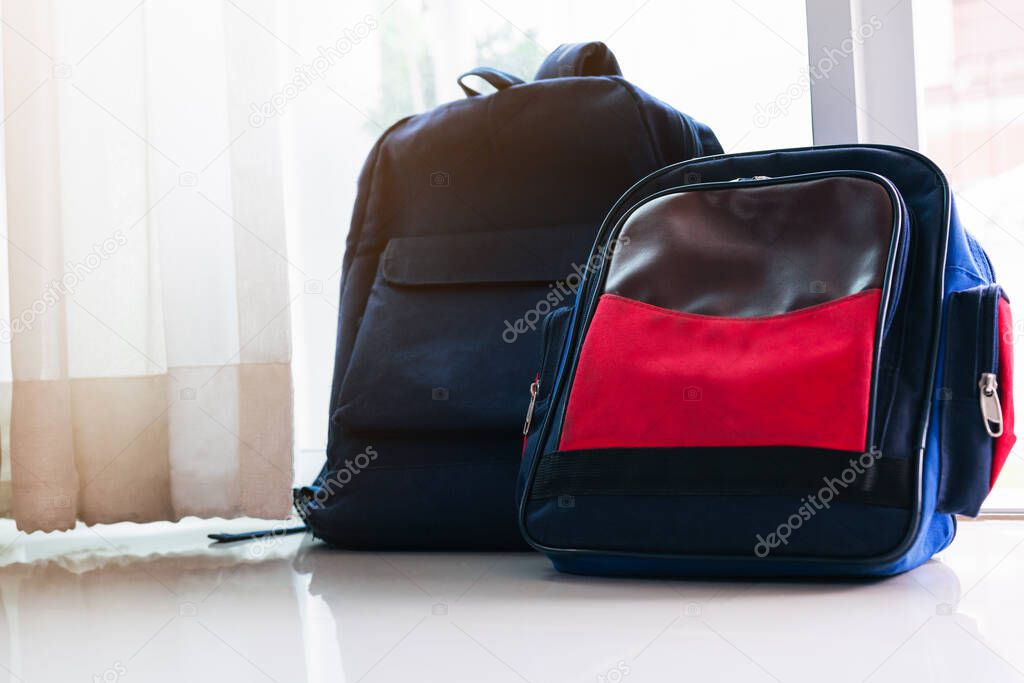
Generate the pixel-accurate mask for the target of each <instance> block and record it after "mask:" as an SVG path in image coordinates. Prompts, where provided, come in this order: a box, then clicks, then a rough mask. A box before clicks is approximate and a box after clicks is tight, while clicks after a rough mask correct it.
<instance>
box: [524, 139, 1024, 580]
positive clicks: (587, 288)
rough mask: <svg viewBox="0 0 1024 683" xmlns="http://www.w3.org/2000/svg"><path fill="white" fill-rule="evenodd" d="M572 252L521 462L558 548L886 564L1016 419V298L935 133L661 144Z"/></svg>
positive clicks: (955, 499)
mask: <svg viewBox="0 0 1024 683" xmlns="http://www.w3.org/2000/svg"><path fill="white" fill-rule="evenodd" d="M588 263H589V264H590V267H589V268H588V270H587V272H586V274H585V275H584V277H583V281H582V283H581V284H580V287H579V290H578V294H577V297H576V298H575V301H574V303H573V305H572V306H567V307H564V308H561V309H558V310H556V311H553V312H552V313H551V314H550V315H549V316H548V317H547V319H546V320H545V330H544V358H543V362H542V367H541V370H540V372H539V373H538V376H537V379H536V380H535V382H534V384H533V387H532V388H531V394H532V402H531V408H530V414H529V415H528V417H527V424H526V428H525V429H524V431H525V432H526V439H525V445H524V454H523V460H522V467H521V471H520V478H519V485H518V487H517V491H518V496H519V522H520V528H521V530H522V532H523V534H524V536H525V538H526V539H527V540H528V541H529V543H530V544H531V545H533V546H534V547H535V548H537V549H539V550H541V551H543V552H545V553H547V554H548V555H549V557H550V558H551V560H552V562H553V563H554V565H555V567H556V568H558V569H559V570H562V571H568V572H578V573H594V574H655V575H688V574H705V575H708V574H714V575H888V574H895V573H898V572H902V571H906V570H908V569H911V568H913V567H915V566H917V565H919V564H921V563H922V562H924V561H926V560H927V559H928V558H930V557H931V556H932V555H933V554H934V553H936V552H938V551H940V550H942V549H943V548H945V547H946V546H947V545H948V544H949V543H950V541H951V540H952V539H953V535H954V532H955V529H956V520H955V515H956V514H966V515H976V514H977V513H978V510H979V507H980V505H981V503H982V501H983V500H984V498H985V496H986V495H987V493H988V491H989V490H990V488H991V486H992V484H993V483H994V482H995V479H996V477H997V476H998V474H999V470H1000V468H1001V467H1002V465H1003V463H1004V462H1005V460H1006V458H1007V456H1008V454H1009V451H1010V448H1011V447H1012V445H1013V442H1014V435H1013V405H1012V390H1011V381H1012V379H1011V378H1012V356H1011V348H1012V334H1013V331H1012V326H1011V321H1010V309H1009V305H1008V301H1007V298H1006V296H1005V294H1004V293H1003V292H1002V290H1001V289H1000V288H999V286H998V285H997V284H996V283H995V274H994V273H993V270H992V266H991V263H990V262H989V259H988V257H987V256H986V255H985V253H984V251H982V249H981V248H980V247H979V246H978V244H977V242H976V241H975V240H974V239H973V238H972V237H971V235H970V234H968V233H967V232H966V231H965V230H964V228H963V227H962V226H961V224H960V221H959V220H958V218H957V215H956V210H955V208H954V206H953V202H952V197H951V193H950V190H949V185H948V184H947V182H946V179H945V178H944V177H943V175H942V173H941V172H940V170H939V169H938V168H937V167H936V166H935V164H933V163H932V162H931V161H929V160H928V159H926V158H925V157H923V156H921V155H920V154H917V153H915V152H912V151H909V150H905V149H900V148H895V147H886V146H874V145H854V146H836V147H819V148H810V149H793V150H782V151H772V152H754V153H744V154H733V155H723V156H714V157H705V158H701V159H694V160H690V161H683V162H680V163H677V164H674V165H670V166H667V167H665V168H663V169H661V170H659V171H656V172H654V173H652V174H651V175H649V176H647V177H646V178H644V179H643V180H641V181H640V182H638V183H637V184H636V185H634V186H633V187H632V188H631V189H630V190H628V191H627V192H626V193H625V195H623V196H622V197H621V198H620V199H619V201H618V203H617V204H616V205H615V206H614V207H613V209H612V210H611V212H610V213H609V214H608V216H607V218H606V219H605V221H604V223H603V225H602V227H601V229H600V232H599V233H598V238H597V241H596V243H595V246H594V248H593V251H592V253H591V258H590V261H589V262H588Z"/></svg>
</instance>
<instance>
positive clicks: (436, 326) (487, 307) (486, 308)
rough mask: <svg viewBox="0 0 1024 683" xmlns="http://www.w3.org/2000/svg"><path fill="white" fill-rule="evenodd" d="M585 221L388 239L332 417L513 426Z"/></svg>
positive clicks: (360, 424) (587, 233)
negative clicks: (542, 330) (545, 324)
mask: <svg viewBox="0 0 1024 683" xmlns="http://www.w3.org/2000/svg"><path fill="white" fill-rule="evenodd" d="M592 240H593V227H591V226H586V225H578V226H577V225H570V226H557V227H550V228H538V229H527V230H512V231H504V232H486V233H467V234H452V235H434V236H429V237H402V238H395V239H392V240H391V241H390V242H389V243H388V245H387V248H386V249H385V250H384V253H383V255H382V257H381V263H380V267H379V268H378V272H377V276H376V279H375V281H374V284H373V288H372V290H371V292H370V296H369V299H368V301H367V304H366V309H365V311H364V314H363V317H362V320H361V322H360V323H359V331H358V334H357V337H356V342H355V346H354V349H353V353H352V359H351V361H350V364H349V367H348V370H347V372H346V373H345V377H344V380H343V382H342V388H341V392H340V395H339V399H338V403H337V405H336V406H335V410H334V413H333V417H334V420H335V421H336V422H338V423H339V424H341V425H343V426H344V427H346V428H349V429H353V430H376V429H386V430H416V429H421V430H422V429H427V430H464V429H477V430H479V429H507V430H508V433H509V434H515V433H516V432H515V430H516V429H517V428H518V427H519V426H521V425H522V419H523V414H524V413H525V411H526V404H527V399H526V398H524V396H525V393H524V392H523V391H522V382H523V378H524V376H525V375H526V374H527V373H531V372H532V371H534V370H535V369H536V368H535V364H536V358H537V356H538V354H539V352H540V346H541V334H540V329H539V328H540V326H541V322H542V321H543V319H544V316H545V315H546V314H547V313H548V312H550V311H551V310H552V309H554V308H557V307H559V306H561V305H564V303H565V302H566V301H567V300H569V299H570V298H571V297H572V296H574V294H575V292H574V290H573V289H572V287H571V285H572V284H573V282H574V281H575V280H578V278H579V273H578V272H577V270H576V269H579V268H582V267H583V266H584V263H582V262H583V261H584V258H585V254H586V253H587V249H588V247H589V246H590V244H591V242H592Z"/></svg>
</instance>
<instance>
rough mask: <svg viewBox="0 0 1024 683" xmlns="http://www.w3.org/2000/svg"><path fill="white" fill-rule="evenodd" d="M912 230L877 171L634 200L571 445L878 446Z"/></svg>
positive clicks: (573, 418) (576, 377)
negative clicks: (887, 363) (884, 347)
mask: <svg viewBox="0 0 1024 683" xmlns="http://www.w3.org/2000/svg"><path fill="white" fill-rule="evenodd" d="M906 231H907V220H906V212H905V208H904V207H903V206H902V205H901V200H900V198H899V196H898V194H896V193H895V190H894V189H893V188H892V187H891V186H890V185H889V184H888V183H887V182H886V181H885V180H884V179H882V178H880V177H877V176H871V175H870V174H866V175H838V176H837V175H834V174H833V175H828V176H825V177H822V176H821V175H820V174H818V175H815V176H812V177H797V178H789V179H772V180H769V181H767V182H757V181H755V182H753V183H744V182H742V181H741V182H739V183H720V184H716V185H715V186H714V187H711V188H707V189H703V190H702V189H700V188H699V187H698V188H697V189H690V188H682V189H681V190H678V191H675V192H670V193H666V194H664V195H662V196H660V197H657V198H655V199H653V200H651V201H649V202H647V203H645V204H644V205H642V206H640V207H639V208H637V209H635V210H634V211H633V213H632V215H631V216H630V217H629V218H627V220H626V221H625V222H624V224H623V226H622V228H621V231H620V232H619V239H620V240H621V239H622V238H623V237H628V240H626V244H625V246H621V247H620V248H619V249H617V250H616V252H615V254H614V256H613V257H612V259H611V261H610V263H609V265H608V269H607V271H608V272H607V276H606V279H605V283H604V287H603V290H602V292H601V294H600V296H599V298H598V299H597V303H596V307H595V309H594V312H593V315H592V316H591V318H590V322H589V326H588V327H587V329H586V334H585V338H584V340H583V343H582V346H581V349H580V352H579V356H578V360H577V363H576V367H575V372H574V374H573V380H572V384H571V391H570V394H569V399H568V404H567V408H566V411H565V418H564V421H563V424H562V431H561V438H560V442H559V450H560V451H563V452H564V451H572V450H577V449H581V450H590V449H602V448H688V447H693V448H706V447H749V446H753V447H759V446H764V447H772V446H790V447H802V448H818V449H829V450H837V451H853V452H862V451H867V450H870V448H871V447H872V437H873V435H872V431H873V410H874V405H875V401H874V394H875V392H876V388H877V387H876V384H877V382H876V379H877V367H878V354H879V351H880V348H881V342H882V338H883V337H884V334H885V331H886V328H887V324H888V321H889V320H890V319H891V311H892V310H893V309H894V308H895V306H896V305H897V300H898V294H899V289H900V283H901V282H902V276H903V271H904V268H905V263H906Z"/></svg>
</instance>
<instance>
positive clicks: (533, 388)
mask: <svg viewBox="0 0 1024 683" xmlns="http://www.w3.org/2000/svg"><path fill="white" fill-rule="evenodd" d="M539 391H540V377H538V378H537V379H535V380H533V382H531V383H530V407H529V408H527V409H526V422H525V423H524V424H523V436H526V435H527V434H529V433H530V422H532V421H533V407H534V406H536V405H537V392H539Z"/></svg>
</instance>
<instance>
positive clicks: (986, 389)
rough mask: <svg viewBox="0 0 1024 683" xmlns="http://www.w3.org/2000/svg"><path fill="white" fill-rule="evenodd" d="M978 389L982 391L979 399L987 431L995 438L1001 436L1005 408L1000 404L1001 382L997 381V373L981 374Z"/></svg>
mask: <svg viewBox="0 0 1024 683" xmlns="http://www.w3.org/2000/svg"><path fill="white" fill-rule="evenodd" d="M978 388H979V389H980V390H981V392H980V393H979V394H978V398H979V400H980V401H981V418H982V419H983V420H984V421H985V431H987V432H988V435H989V436H991V437H993V438H995V437H997V436H1001V435H1002V433H1003V406H1002V405H1001V404H1000V403H999V392H998V391H997V389H998V388H999V382H998V381H997V380H996V376H995V373H991V372H983V373H981V379H980V380H978ZM993 425H994V426H995V428H994V429H993Z"/></svg>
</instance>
